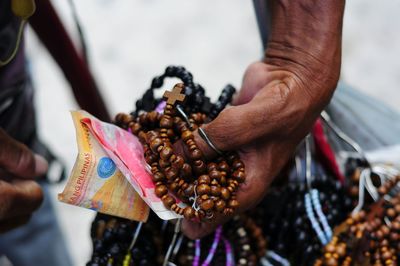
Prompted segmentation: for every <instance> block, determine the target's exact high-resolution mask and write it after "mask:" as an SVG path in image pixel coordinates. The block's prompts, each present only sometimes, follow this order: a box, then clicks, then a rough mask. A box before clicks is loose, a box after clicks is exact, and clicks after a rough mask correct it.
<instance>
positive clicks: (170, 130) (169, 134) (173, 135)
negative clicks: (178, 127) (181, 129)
mask: <svg viewBox="0 0 400 266" xmlns="http://www.w3.org/2000/svg"><path fill="white" fill-rule="evenodd" d="M167 136H168V138H170V139H172V138H173V137H175V132H174V130H173V129H171V128H169V129H167Z"/></svg>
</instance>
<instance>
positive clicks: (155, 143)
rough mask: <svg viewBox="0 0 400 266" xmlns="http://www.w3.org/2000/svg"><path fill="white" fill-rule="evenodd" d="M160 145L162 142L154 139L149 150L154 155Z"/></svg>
mask: <svg viewBox="0 0 400 266" xmlns="http://www.w3.org/2000/svg"><path fill="white" fill-rule="evenodd" d="M162 144H163V142H162V140H161V139H160V138H155V139H154V140H153V141H151V142H150V149H151V150H152V151H153V152H154V153H157V149H158V147H160V146H161V145H162Z"/></svg>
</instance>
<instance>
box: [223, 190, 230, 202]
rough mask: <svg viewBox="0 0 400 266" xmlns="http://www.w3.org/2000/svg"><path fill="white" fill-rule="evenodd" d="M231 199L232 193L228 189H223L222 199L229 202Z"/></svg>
mask: <svg viewBox="0 0 400 266" xmlns="http://www.w3.org/2000/svg"><path fill="white" fill-rule="evenodd" d="M230 197H231V192H230V191H229V190H228V189H227V188H221V198H222V199H224V200H229V198H230Z"/></svg>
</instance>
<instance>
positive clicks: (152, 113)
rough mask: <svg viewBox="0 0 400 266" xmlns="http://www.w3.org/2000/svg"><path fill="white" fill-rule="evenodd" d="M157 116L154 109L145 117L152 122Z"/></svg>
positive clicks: (154, 121)
mask: <svg viewBox="0 0 400 266" xmlns="http://www.w3.org/2000/svg"><path fill="white" fill-rule="evenodd" d="M157 118H158V113H157V112H156V111H151V112H149V113H148V115H147V119H148V120H149V122H150V123H152V124H154V123H156V122H157V120H158V119H157Z"/></svg>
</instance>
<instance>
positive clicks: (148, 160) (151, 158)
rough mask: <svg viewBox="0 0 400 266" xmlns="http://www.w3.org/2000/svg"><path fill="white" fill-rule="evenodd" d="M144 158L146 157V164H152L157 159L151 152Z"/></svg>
mask: <svg viewBox="0 0 400 266" xmlns="http://www.w3.org/2000/svg"><path fill="white" fill-rule="evenodd" d="M145 159H146V163H148V164H152V163H154V162H156V161H157V157H156V156H155V155H153V154H150V155H148V156H145Z"/></svg>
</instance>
